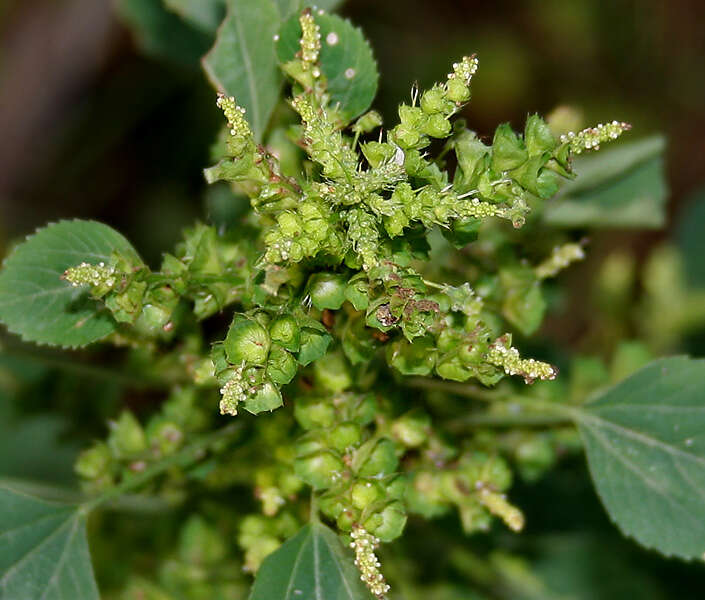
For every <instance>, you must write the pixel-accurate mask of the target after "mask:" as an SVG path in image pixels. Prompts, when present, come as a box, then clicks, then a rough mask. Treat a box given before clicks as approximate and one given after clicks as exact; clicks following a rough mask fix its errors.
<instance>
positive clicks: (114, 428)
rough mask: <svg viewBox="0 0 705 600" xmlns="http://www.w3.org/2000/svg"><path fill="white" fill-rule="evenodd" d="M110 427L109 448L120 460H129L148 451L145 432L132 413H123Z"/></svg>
mask: <svg viewBox="0 0 705 600" xmlns="http://www.w3.org/2000/svg"><path fill="white" fill-rule="evenodd" d="M109 426H110V435H109V436H108V446H110V449H111V450H112V451H113V452H114V453H115V455H116V456H118V457H119V458H129V457H132V456H134V455H136V454H140V453H142V452H144V451H145V450H146V449H147V438H146V437H145V434H144V430H143V429H142V426H141V425H140V424H139V421H137V419H136V418H135V416H134V415H133V414H132V413H131V412H130V411H127V410H125V411H123V412H122V414H121V415H120V417H119V418H118V420H117V421H112V422H110V423H109Z"/></svg>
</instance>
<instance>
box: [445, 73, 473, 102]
mask: <svg viewBox="0 0 705 600" xmlns="http://www.w3.org/2000/svg"><path fill="white" fill-rule="evenodd" d="M446 89H447V93H446V96H447V98H448V100H451V101H453V102H458V103H463V102H467V101H468V100H470V88H469V87H468V86H466V85H465V83H464V82H463V81H460V80H459V79H449V80H448V82H447V83H446Z"/></svg>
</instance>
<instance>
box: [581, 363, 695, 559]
mask: <svg viewBox="0 0 705 600" xmlns="http://www.w3.org/2000/svg"><path fill="white" fill-rule="evenodd" d="M703 398H705V360H693V359H690V358H687V357H673V358H664V359H660V360H656V361H654V362H652V363H650V364H649V365H647V366H646V367H644V368H643V369H641V370H640V371H638V372H637V373H635V374H634V375H632V376H631V377H629V378H628V379H626V380H624V381H623V382H621V383H619V384H617V385H616V386H614V387H612V388H610V389H609V390H607V391H606V392H605V393H604V394H602V396H601V397H600V398H599V399H598V400H596V401H595V402H592V403H590V404H587V405H585V406H584V407H583V408H582V409H581V410H579V411H576V415H575V416H576V419H577V420H578V423H579V426H580V431H581V434H582V437H583V440H584V442H585V449H586V452H587V457H588V463H589V465H590V472H591V474H592V478H593V480H594V482H595V486H596V487H597V491H598V493H599V495H600V497H601V498H602V501H603V503H604V505H605V507H606V509H607V512H608V513H609V514H610V516H611V517H612V519H613V520H614V521H615V522H616V523H617V525H618V526H619V528H620V529H621V530H622V531H623V532H624V533H625V534H626V535H629V536H631V537H633V538H635V539H636V540H637V541H638V542H640V543H641V544H643V545H644V546H646V547H647V548H654V549H656V550H658V551H659V552H661V553H663V554H665V555H666V556H671V555H674V556H679V557H681V558H685V559H692V558H697V559H702V558H703V555H704V554H705V404H703Z"/></svg>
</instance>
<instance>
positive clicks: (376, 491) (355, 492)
mask: <svg viewBox="0 0 705 600" xmlns="http://www.w3.org/2000/svg"><path fill="white" fill-rule="evenodd" d="M350 498H351V500H352V503H353V506H354V507H355V508H359V509H360V510H365V509H366V508H367V507H368V506H370V505H372V504H374V503H375V502H377V501H378V500H381V499H382V498H384V491H383V489H382V486H381V485H380V484H379V483H377V482H376V481H357V482H356V483H354V484H353V486H352V490H351V492H350Z"/></svg>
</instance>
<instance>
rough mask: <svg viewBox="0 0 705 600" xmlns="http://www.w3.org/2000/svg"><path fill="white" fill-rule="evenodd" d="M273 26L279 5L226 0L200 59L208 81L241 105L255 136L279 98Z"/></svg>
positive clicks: (265, 1)
mask: <svg viewBox="0 0 705 600" xmlns="http://www.w3.org/2000/svg"><path fill="white" fill-rule="evenodd" d="M278 28H279V11H278V9H277V7H276V5H275V4H274V1H273V0H258V1H257V2H253V1H252V0H229V1H228V14H227V16H226V17H225V20H224V21H223V23H222V25H221V26H220V28H219V29H218V35H217V37H216V41H215V46H213V48H212V49H211V50H210V52H208V54H207V55H206V56H205V58H204V59H203V68H204V69H205V70H206V73H207V75H208V77H209V78H210V80H211V82H212V83H213V85H214V86H215V87H216V88H217V89H218V90H219V91H221V92H223V93H225V94H228V95H229V96H234V97H235V98H236V100H237V102H238V104H239V105H240V106H242V107H244V108H245V109H246V111H247V112H246V114H245V116H246V117H247V120H248V121H249V123H250V125H251V127H252V130H253V132H254V134H255V139H256V140H257V141H261V140H262V137H263V135H264V133H265V130H266V129H267V124H268V123H269V118H270V117H271V115H272V112H273V111H274V107H275V106H276V104H277V101H278V100H279V91H280V89H281V82H282V76H281V74H280V73H279V69H278V68H277V58H276V53H275V50H274V36H275V35H276V33H277V29H278Z"/></svg>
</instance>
